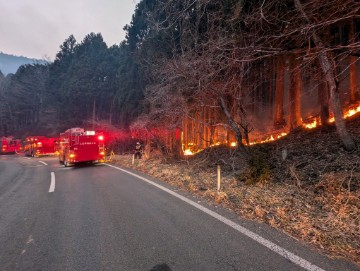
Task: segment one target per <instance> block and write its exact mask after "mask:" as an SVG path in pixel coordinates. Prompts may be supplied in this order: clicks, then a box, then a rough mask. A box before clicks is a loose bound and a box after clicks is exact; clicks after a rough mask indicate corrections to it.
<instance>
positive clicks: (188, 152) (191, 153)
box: [184, 149, 194, 155]
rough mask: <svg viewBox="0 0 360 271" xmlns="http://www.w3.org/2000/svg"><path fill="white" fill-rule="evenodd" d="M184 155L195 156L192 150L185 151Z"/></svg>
mask: <svg viewBox="0 0 360 271" xmlns="http://www.w3.org/2000/svg"><path fill="white" fill-rule="evenodd" d="M184 155H194V153H193V152H192V151H191V150H189V149H187V150H184Z"/></svg>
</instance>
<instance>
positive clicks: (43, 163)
mask: <svg viewBox="0 0 360 271" xmlns="http://www.w3.org/2000/svg"><path fill="white" fill-rule="evenodd" d="M39 163H42V164H44V165H45V166H47V165H48V164H46V163H45V162H43V161H39Z"/></svg>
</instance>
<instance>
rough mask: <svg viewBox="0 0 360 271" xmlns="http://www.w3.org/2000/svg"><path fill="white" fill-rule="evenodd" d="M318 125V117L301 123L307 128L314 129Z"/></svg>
mask: <svg viewBox="0 0 360 271" xmlns="http://www.w3.org/2000/svg"><path fill="white" fill-rule="evenodd" d="M317 126H318V119H317V118H315V117H314V119H313V120H312V122H310V123H303V127H305V128H307V129H314V128H316V127H317Z"/></svg>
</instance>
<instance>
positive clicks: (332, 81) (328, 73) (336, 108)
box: [294, 0, 355, 150]
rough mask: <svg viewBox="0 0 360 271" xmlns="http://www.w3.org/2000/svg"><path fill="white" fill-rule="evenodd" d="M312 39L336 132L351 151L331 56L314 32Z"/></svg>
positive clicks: (300, 10) (300, 9) (300, 6)
mask: <svg viewBox="0 0 360 271" xmlns="http://www.w3.org/2000/svg"><path fill="white" fill-rule="evenodd" d="M294 2H295V6H296V8H297V10H298V11H299V12H300V13H301V15H302V16H303V17H304V19H305V20H306V21H307V22H308V23H309V24H310V23H311V21H310V19H309V17H308V16H307V15H306V13H305V11H304V9H303V6H302V4H301V3H300V0H294ZM311 36H312V39H313V41H314V44H315V46H316V47H317V48H318V49H320V52H319V60H320V65H321V68H322V70H323V72H324V74H325V79H326V82H327V83H328V87H329V90H330V99H331V104H332V109H333V112H334V119H335V125H336V130H337V132H338V134H339V136H340V139H341V141H342V143H343V144H344V146H345V148H346V149H347V150H353V149H355V142H354V140H353V139H352V138H351V136H350V134H349V133H348V131H347V129H346V127H345V121H344V119H343V118H342V109H341V103H340V97H339V96H340V95H339V86H338V82H337V80H336V77H335V68H334V67H333V66H332V65H331V62H330V59H329V58H331V56H330V55H328V54H326V52H325V51H322V50H321V49H322V48H324V44H323V42H322V40H321V39H320V37H319V36H318V35H317V33H316V32H315V30H314V31H313V32H312V35H311Z"/></svg>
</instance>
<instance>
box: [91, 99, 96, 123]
mask: <svg viewBox="0 0 360 271" xmlns="http://www.w3.org/2000/svg"><path fill="white" fill-rule="evenodd" d="M95 107H96V99H95V98H94V102H93V112H92V129H93V130H95Z"/></svg>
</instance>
